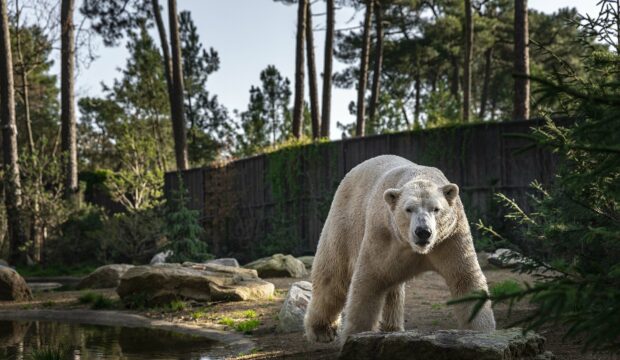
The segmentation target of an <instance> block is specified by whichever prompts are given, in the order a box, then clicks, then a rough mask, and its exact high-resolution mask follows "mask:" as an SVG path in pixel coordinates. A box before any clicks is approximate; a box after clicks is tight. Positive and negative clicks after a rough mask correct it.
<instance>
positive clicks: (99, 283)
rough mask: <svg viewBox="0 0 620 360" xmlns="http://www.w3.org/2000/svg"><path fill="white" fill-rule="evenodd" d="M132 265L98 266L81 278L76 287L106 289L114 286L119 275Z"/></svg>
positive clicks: (118, 279) (118, 280) (119, 277)
mask: <svg viewBox="0 0 620 360" xmlns="http://www.w3.org/2000/svg"><path fill="white" fill-rule="evenodd" d="M132 267H133V265H127V264H111V265H103V266H100V267H98V268H97V269H96V270H95V271H93V272H92V273H90V274H89V275H88V276H86V277H85V278H83V279H82V280H81V281H80V282H79V284H78V285H77V288H78V289H107V288H115V287H117V286H118V284H120V282H121V277H123V275H124V274H125V273H126V272H127V270H129V269H131V268H132Z"/></svg>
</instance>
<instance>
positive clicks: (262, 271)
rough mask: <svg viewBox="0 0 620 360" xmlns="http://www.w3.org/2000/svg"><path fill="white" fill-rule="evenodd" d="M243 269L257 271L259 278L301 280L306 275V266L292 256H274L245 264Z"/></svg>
mask: <svg viewBox="0 0 620 360" xmlns="http://www.w3.org/2000/svg"><path fill="white" fill-rule="evenodd" d="M244 268H247V269H254V270H256V271H258V276H260V277H261V278H269V277H292V278H302V277H304V276H306V275H307V274H308V272H307V271H306V266H305V265H304V263H303V262H301V261H300V260H297V259H296V258H295V257H293V256H292V255H283V254H275V255H272V256H270V257H266V258H262V259H258V260H256V261H252V262H251V263H249V264H246V265H245V266H244Z"/></svg>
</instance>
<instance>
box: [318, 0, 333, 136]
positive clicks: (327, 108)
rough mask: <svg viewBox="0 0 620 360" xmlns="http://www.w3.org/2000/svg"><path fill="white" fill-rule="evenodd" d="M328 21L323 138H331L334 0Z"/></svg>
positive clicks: (331, 0) (322, 124)
mask: <svg viewBox="0 0 620 360" xmlns="http://www.w3.org/2000/svg"><path fill="white" fill-rule="evenodd" d="M326 3H327V13H326V16H327V19H326V23H325V58H324V60H323V106H322V109H323V118H322V119H321V137H327V138H328V137H329V126H330V115H331V103H332V101H331V100H332V64H333V58H334V26H335V24H336V21H335V12H336V10H335V7H334V0H327V1H326Z"/></svg>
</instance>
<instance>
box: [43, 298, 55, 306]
mask: <svg viewBox="0 0 620 360" xmlns="http://www.w3.org/2000/svg"><path fill="white" fill-rule="evenodd" d="M41 305H42V306H43V307H44V308H51V307H53V306H54V305H56V303H55V302H53V301H51V300H48V301H45V302H43V303H42V304H41Z"/></svg>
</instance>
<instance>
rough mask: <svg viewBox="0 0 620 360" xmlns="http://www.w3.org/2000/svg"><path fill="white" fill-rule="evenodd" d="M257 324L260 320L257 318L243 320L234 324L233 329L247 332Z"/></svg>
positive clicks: (257, 325)
mask: <svg viewBox="0 0 620 360" xmlns="http://www.w3.org/2000/svg"><path fill="white" fill-rule="evenodd" d="M259 326H260V320H258V319H251V320H244V321H240V322H238V323H237V324H235V330H237V331H239V332H243V333H246V334H248V333H251V332H252V331H253V330H254V329H256V328H257V327H259Z"/></svg>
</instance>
